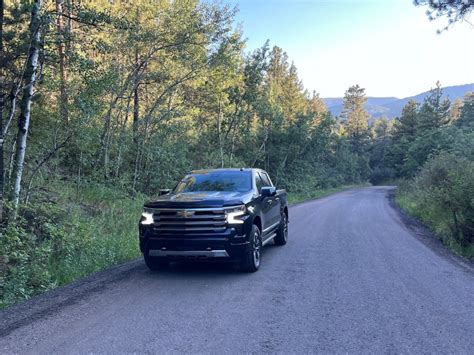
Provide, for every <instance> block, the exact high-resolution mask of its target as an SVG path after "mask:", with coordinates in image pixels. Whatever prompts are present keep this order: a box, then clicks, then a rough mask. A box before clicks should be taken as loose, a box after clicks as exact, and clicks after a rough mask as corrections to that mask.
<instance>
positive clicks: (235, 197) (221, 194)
mask: <svg viewBox="0 0 474 355" xmlns="http://www.w3.org/2000/svg"><path fill="white" fill-rule="evenodd" d="M251 196H252V191H248V192H229V191H209V192H207V191H204V192H182V193H178V194H173V193H171V194H169V195H163V196H160V197H159V198H158V199H156V200H154V201H150V202H147V203H145V207H148V208H199V207H225V206H234V205H239V204H245V203H246V202H248V201H249V200H250V199H251Z"/></svg>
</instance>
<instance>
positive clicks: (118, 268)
mask: <svg viewBox="0 0 474 355" xmlns="http://www.w3.org/2000/svg"><path fill="white" fill-rule="evenodd" d="M141 267H144V264H143V261H142V259H141V258H139V259H135V260H131V261H127V262H124V263H121V264H118V265H115V266H112V267H110V268H107V269H105V270H103V271H99V272H97V273H94V274H91V275H89V276H85V277H84V278H81V279H79V280H76V281H73V282H71V283H70V284H67V285H64V286H60V287H57V288H55V289H53V290H51V291H47V292H45V293H42V294H40V295H37V296H33V297H32V298H30V299H28V300H25V301H23V302H20V303H17V304H15V305H12V306H10V307H8V308H6V309H3V310H0V337H4V336H6V335H8V334H10V333H11V332H13V331H14V330H15V329H17V328H20V327H22V326H25V325H28V324H30V323H32V322H34V321H35V320H38V319H41V318H44V317H47V316H48V315H50V314H54V313H56V312H57V311H59V310H61V309H63V308H64V307H67V306H69V305H72V304H75V303H76V302H77V301H79V300H80V299H82V298H83V297H85V296H86V295H88V294H90V293H91V292H96V291H97V290H100V289H103V288H105V287H106V286H107V285H109V284H111V283H115V282H117V281H120V280H122V279H124V278H126V277H127V276H128V275H129V274H131V273H132V272H133V271H135V270H136V269H139V268H141Z"/></svg>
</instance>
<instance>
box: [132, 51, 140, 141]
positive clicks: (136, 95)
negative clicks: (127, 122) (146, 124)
mask: <svg viewBox="0 0 474 355" xmlns="http://www.w3.org/2000/svg"><path fill="white" fill-rule="evenodd" d="M139 59H140V58H139V54H138V49H135V66H136V67H138V65H139V63H138V61H139ZM139 86H140V80H139V74H138V72H137V73H136V75H135V78H134V90H133V126H132V128H133V143H134V148H135V149H137V148H138V136H137V134H138V121H139V119H140V92H139V89H138V87H139Z"/></svg>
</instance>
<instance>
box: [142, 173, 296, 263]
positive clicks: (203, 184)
mask: <svg viewBox="0 0 474 355" xmlns="http://www.w3.org/2000/svg"><path fill="white" fill-rule="evenodd" d="M139 235H140V238H139V239H140V250H141V251H142V253H143V256H144V259H145V263H146V265H147V266H148V267H149V268H150V269H151V270H157V269H159V268H162V267H165V266H166V265H167V264H168V263H169V262H170V261H180V260H222V261H223V260H231V261H238V262H240V265H241V269H242V270H244V271H248V272H254V271H257V270H258V268H259V267H260V263H261V255H262V247H263V246H264V245H265V244H267V243H269V242H271V241H272V240H273V241H274V243H275V244H276V245H284V244H286V242H287V239H288V203H287V196H286V191H285V190H277V189H276V187H274V186H273V183H272V181H271V180H270V177H269V176H268V174H267V173H266V172H265V171H263V170H260V169H214V170H197V171H192V172H191V173H189V174H188V175H186V176H185V177H184V179H182V180H181V181H180V182H179V183H178V184H177V185H176V187H175V188H174V189H173V190H163V191H162V195H161V196H160V197H159V198H158V199H157V200H155V201H152V202H148V203H146V204H145V206H144V212H143V214H142V216H141V219H140V223H139Z"/></svg>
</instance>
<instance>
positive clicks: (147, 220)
mask: <svg viewBox="0 0 474 355" xmlns="http://www.w3.org/2000/svg"><path fill="white" fill-rule="evenodd" d="M140 223H141V224H143V225H145V226H148V225H150V224H153V213H152V212H150V211H147V210H145V211H144V212H143V213H142V217H141V218H140Z"/></svg>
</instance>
